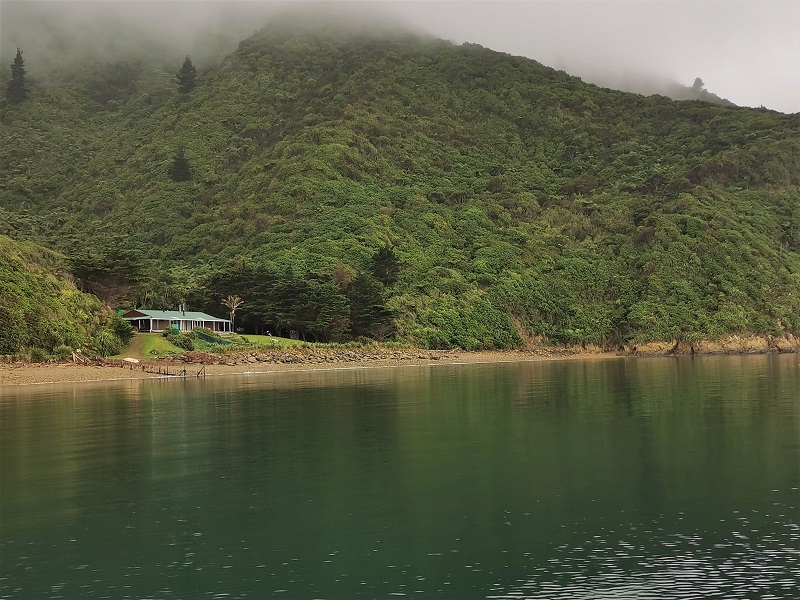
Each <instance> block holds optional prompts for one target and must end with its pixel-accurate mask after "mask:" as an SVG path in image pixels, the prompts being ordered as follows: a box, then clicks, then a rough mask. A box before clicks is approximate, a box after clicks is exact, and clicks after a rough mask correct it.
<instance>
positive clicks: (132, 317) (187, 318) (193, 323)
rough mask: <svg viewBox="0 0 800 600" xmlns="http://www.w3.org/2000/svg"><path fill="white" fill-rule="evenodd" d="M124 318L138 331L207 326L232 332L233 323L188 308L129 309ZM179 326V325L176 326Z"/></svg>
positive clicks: (185, 329)
mask: <svg viewBox="0 0 800 600" xmlns="http://www.w3.org/2000/svg"><path fill="white" fill-rule="evenodd" d="M122 318H123V319H125V320H126V321H128V323H130V324H131V325H132V326H133V327H135V328H136V329H137V330H138V331H146V332H151V333H152V332H160V331H164V330H165V329H167V328H168V327H173V328H175V329H177V330H178V331H191V330H192V329H194V328H195V327H205V328H207V329H210V330H211V331H216V332H217V333H231V332H232V331H233V325H232V323H231V321H230V319H220V318H218V317H212V316H211V315H207V314H206V313H201V312H191V311H188V310H149V309H144V308H141V309H137V310H129V311H128V312H126V313H125V314H124V315H122ZM176 326H177V327H176Z"/></svg>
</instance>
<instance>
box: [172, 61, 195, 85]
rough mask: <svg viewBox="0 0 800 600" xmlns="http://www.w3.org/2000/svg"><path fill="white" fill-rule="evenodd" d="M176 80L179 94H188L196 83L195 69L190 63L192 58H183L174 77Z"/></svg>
mask: <svg viewBox="0 0 800 600" xmlns="http://www.w3.org/2000/svg"><path fill="white" fill-rule="evenodd" d="M175 79H176V81H177V82H178V91H179V92H180V93H181V94H188V93H189V92H191V91H192V90H193V89H194V86H195V85H197V69H195V68H194V65H193V64H192V59H191V58H189V57H188V56H187V57H186V58H185V59H184V61H183V64H182V65H181V68H180V69H178V74H177V76H176V77H175Z"/></svg>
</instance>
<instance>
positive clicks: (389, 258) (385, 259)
mask: <svg viewBox="0 0 800 600" xmlns="http://www.w3.org/2000/svg"><path fill="white" fill-rule="evenodd" d="M399 271H400V264H399V261H398V260H397V255H396V254H395V253H394V250H393V249H392V247H391V246H388V245H386V246H384V247H383V248H381V249H380V250H378V251H377V252H376V253H375V254H374V255H373V256H372V274H373V275H374V276H375V278H376V279H377V280H378V281H380V282H381V283H383V284H384V285H387V286H389V285H392V284H393V283H394V282H395V281H397V274H398V272H399Z"/></svg>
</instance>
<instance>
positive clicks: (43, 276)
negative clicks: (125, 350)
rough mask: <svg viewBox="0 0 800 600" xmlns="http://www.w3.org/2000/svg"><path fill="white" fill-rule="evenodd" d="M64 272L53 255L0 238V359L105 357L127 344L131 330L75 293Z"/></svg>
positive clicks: (89, 297) (94, 301)
mask: <svg viewBox="0 0 800 600" xmlns="http://www.w3.org/2000/svg"><path fill="white" fill-rule="evenodd" d="M66 267H67V264H66V261H65V259H64V257H63V256H60V255H58V254H56V253H55V252H52V251H50V250H46V249H44V248H42V247H41V246H37V245H36V244H33V243H31V242H15V241H13V240H11V239H9V238H8V237H6V236H0V354H18V355H19V356H21V357H29V358H34V359H43V358H46V357H48V356H50V355H51V354H54V355H56V356H58V357H59V358H65V357H66V356H68V355H70V354H71V353H72V352H73V350H82V351H83V352H85V353H89V354H95V353H96V354H100V355H102V356H109V355H111V354H115V353H117V352H119V350H120V349H121V348H122V347H123V346H124V345H125V344H127V343H128V342H129V341H130V336H131V330H130V326H129V325H128V324H127V323H126V322H125V321H123V320H122V319H120V318H119V317H118V316H117V315H116V314H114V313H112V312H111V311H109V310H108V309H107V308H105V307H104V306H103V304H102V303H101V302H100V300H99V299H98V298H97V297H95V296H92V295H90V294H84V293H81V292H80V291H78V289H77V288H76V287H75V285H74V284H72V283H70V282H69V278H70V276H69V275H68V273H67V271H66Z"/></svg>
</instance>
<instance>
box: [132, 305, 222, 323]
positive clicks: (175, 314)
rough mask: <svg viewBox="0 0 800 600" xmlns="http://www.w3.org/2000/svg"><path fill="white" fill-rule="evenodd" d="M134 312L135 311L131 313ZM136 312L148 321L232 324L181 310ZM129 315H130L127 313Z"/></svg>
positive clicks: (217, 318)
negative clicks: (220, 322) (221, 322)
mask: <svg viewBox="0 0 800 600" xmlns="http://www.w3.org/2000/svg"><path fill="white" fill-rule="evenodd" d="M130 312H134V311H130ZM135 312H137V313H140V314H143V315H145V317H146V318H148V319H158V320H161V321H225V322H227V323H230V319H220V318H219V317H212V316H211V315H207V314H206V313H202V312H191V311H188V310H187V311H186V312H182V311H180V310H149V309H144V308H137V309H135ZM126 314H129V313H126ZM123 318H124V319H141V318H143V317H127V316H126V317H123Z"/></svg>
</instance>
